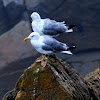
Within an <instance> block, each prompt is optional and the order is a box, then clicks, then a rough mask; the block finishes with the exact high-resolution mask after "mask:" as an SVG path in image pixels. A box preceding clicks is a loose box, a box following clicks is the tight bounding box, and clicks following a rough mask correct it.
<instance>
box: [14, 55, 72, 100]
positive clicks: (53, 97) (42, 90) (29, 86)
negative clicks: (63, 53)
mask: <svg viewBox="0 0 100 100" xmlns="http://www.w3.org/2000/svg"><path fill="white" fill-rule="evenodd" d="M42 58H43V56H42ZM44 58H45V57H44ZM39 59H41V57H40V58H39ZM39 59H38V60H39ZM47 62H50V61H49V60H48V61H47ZM15 94H16V100H48V99H49V100H73V99H72V96H71V95H70V94H69V93H68V92H65V91H64V89H63V88H62V87H60V86H59V83H58V82H57V81H56V78H55V75H54V73H53V72H52V70H51V69H50V67H49V66H46V67H44V68H43V67H41V64H40V63H39V62H35V63H34V64H33V65H31V66H30V67H29V68H28V69H27V70H25V71H24V74H23V75H22V76H21V78H20V79H19V80H18V81H17V84H16V87H15Z"/></svg>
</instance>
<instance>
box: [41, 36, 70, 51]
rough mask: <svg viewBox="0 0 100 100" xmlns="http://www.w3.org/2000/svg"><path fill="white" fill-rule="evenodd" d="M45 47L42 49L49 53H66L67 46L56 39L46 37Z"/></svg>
mask: <svg viewBox="0 0 100 100" xmlns="http://www.w3.org/2000/svg"><path fill="white" fill-rule="evenodd" d="M43 42H44V43H45V45H44V46H43V47H42V49H44V50H47V51H53V52H60V51H66V50H67V48H68V47H67V46H66V44H64V43H61V42H59V41H57V40H56V39H54V38H51V37H49V36H45V39H44V41H43Z"/></svg>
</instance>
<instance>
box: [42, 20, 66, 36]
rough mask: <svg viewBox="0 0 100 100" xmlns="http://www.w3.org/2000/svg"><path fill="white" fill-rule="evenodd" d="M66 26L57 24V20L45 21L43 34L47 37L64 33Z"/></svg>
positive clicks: (60, 23)
mask: <svg viewBox="0 0 100 100" xmlns="http://www.w3.org/2000/svg"><path fill="white" fill-rule="evenodd" d="M65 31H66V26H65V24H64V22H56V21H55V20H50V19H44V26H43V33H44V34H46V35H57V34H59V33H64V32H65Z"/></svg>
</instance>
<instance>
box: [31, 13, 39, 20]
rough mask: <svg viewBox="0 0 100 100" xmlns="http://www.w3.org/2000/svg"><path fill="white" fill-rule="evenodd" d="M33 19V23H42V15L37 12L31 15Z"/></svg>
mask: <svg viewBox="0 0 100 100" xmlns="http://www.w3.org/2000/svg"><path fill="white" fill-rule="evenodd" d="M31 18H32V22H33V21H40V19H41V17H40V15H39V14H38V13H37V12H33V13H32V14H31Z"/></svg>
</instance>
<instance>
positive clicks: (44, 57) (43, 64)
mask: <svg viewBox="0 0 100 100" xmlns="http://www.w3.org/2000/svg"><path fill="white" fill-rule="evenodd" d="M35 62H41V66H42V67H45V66H46V64H47V58H46V55H45V54H43V55H42V56H41V57H39V58H37V59H36V61H35Z"/></svg>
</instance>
